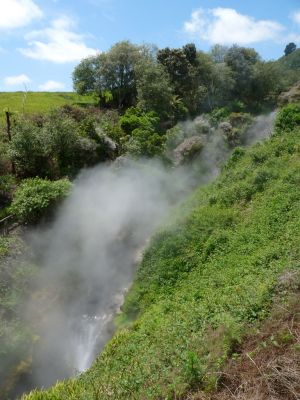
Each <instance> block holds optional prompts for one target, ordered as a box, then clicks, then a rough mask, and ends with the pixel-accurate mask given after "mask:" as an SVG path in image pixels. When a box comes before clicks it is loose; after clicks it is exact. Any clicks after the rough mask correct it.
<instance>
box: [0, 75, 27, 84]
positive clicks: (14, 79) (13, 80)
mask: <svg viewBox="0 0 300 400" xmlns="http://www.w3.org/2000/svg"><path fill="white" fill-rule="evenodd" d="M30 82H31V79H30V78H29V77H28V76H27V75H25V74H21V75H16V76H7V77H6V78H4V84H5V85H6V86H18V85H25V84H26V83H30Z"/></svg>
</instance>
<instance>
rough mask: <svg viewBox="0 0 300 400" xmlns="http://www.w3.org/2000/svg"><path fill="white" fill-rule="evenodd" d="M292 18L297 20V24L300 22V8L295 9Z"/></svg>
mask: <svg viewBox="0 0 300 400" xmlns="http://www.w3.org/2000/svg"><path fill="white" fill-rule="evenodd" d="M292 18H293V20H294V21H295V22H297V24H300V10H299V11H295V12H294V13H293V15H292Z"/></svg>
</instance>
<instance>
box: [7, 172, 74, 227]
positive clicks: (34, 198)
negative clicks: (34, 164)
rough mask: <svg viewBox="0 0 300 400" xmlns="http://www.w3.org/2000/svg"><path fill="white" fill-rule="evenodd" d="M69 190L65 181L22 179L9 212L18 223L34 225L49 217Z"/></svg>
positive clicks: (68, 183)
mask: <svg viewBox="0 0 300 400" xmlns="http://www.w3.org/2000/svg"><path fill="white" fill-rule="evenodd" d="M70 190H71V183H70V181H69V180H67V179H61V180H58V181H49V180H47V179H41V178H29V179H24V180H23V182H22V183H21V184H20V186H19V187H18V189H17V190H16V193H15V195H14V199H13V202H12V204H11V207H10V211H11V213H12V214H13V215H14V216H15V217H16V219H17V220H18V221H19V222H22V223H35V222H37V221H38V220H40V219H41V218H42V217H45V216H47V215H49V213H50V212H51V211H52V210H53V209H54V207H55V206H56V205H57V203H59V202H60V201H61V200H62V199H64V198H65V197H66V196H67V195H68V193H69V192H70Z"/></svg>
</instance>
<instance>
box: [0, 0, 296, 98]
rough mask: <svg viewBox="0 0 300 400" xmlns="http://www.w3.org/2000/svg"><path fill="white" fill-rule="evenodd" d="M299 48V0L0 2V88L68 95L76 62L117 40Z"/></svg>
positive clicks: (273, 53) (270, 55) (274, 54)
mask: <svg viewBox="0 0 300 400" xmlns="http://www.w3.org/2000/svg"><path fill="white" fill-rule="evenodd" d="M124 39H128V40H131V41H132V42H134V43H143V42H146V43H155V44H157V45H158V46H159V47H165V46H170V47H177V46H182V45H183V44H185V43H187V42H194V43H196V45H197V47H198V48H199V49H201V50H205V51H207V50H209V48H210V47H211V46H212V45H213V44H215V43H220V44H225V45H231V44H233V43H236V44H240V45H244V46H250V47H254V48H255V49H257V50H258V51H259V53H260V54H261V55H262V57H263V58H265V59H276V58H278V57H280V56H281V55H282V54H283V50H284V47H285V45H286V44H287V43H288V42H290V41H294V42H295V43H296V44H297V45H298V46H299V47H300V0H243V1H241V0H228V1H225V0H0V57H1V63H0V91H15V90H24V88H25V86H26V88H27V89H28V90H42V91H43V90H53V91H69V90H72V78H71V76H72V71H73V69H74V66H75V65H76V64H77V63H78V62H79V61H80V60H81V59H82V58H83V57H86V56H88V55H91V54H96V53H97V52H101V51H106V50H107V49H109V48H110V46H111V45H112V44H114V43H115V42H117V41H120V40H124Z"/></svg>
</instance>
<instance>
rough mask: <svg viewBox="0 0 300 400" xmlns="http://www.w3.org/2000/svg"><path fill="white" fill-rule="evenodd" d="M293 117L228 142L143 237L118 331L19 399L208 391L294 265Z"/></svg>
mask: <svg viewBox="0 0 300 400" xmlns="http://www.w3.org/2000/svg"><path fill="white" fill-rule="evenodd" d="M298 117H299V108H297V107H294V106H288V107H286V108H284V109H283V110H282V111H281V112H280V113H279V116H278V119H277V124H276V128H275V133H274V135H273V137H272V138H270V139H269V140H267V141H266V142H264V143H262V144H257V145H256V146H254V147H253V148H251V149H249V150H245V149H242V148H237V149H236V150H235V151H234V152H233V154H232V156H231V158H230V159H229V161H228V162H227V163H226V165H225V166H224V168H223V171H222V174H221V176H220V177H219V178H218V179H217V180H216V182H214V183H213V184H211V185H209V186H208V187H206V188H203V189H199V190H197V191H196V192H195V193H194V194H193V195H192V196H191V198H190V199H189V200H188V201H186V202H185V203H184V204H183V205H181V206H180V207H179V209H178V210H177V211H176V213H175V215H174V218H173V220H172V221H171V222H169V223H168V224H167V225H166V226H165V227H162V229H161V231H159V232H158V233H157V234H156V235H155V236H154V237H153V238H152V241H151V243H150V245H149V247H148V249H147V251H146V253H145V255H144V259H143V261H142V263H141V265H140V268H139V270H138V274H137V277H136V279H135V282H134V284H133V287H132V288H131V290H130V292H129V294H128V296H127V299H126V301H125V304H124V307H123V314H121V316H120V317H119V321H118V323H119V330H118V332H117V334H116V335H115V336H114V338H113V339H112V340H111V341H110V342H109V343H108V345H107V346H106V348H105V350H104V352H103V353H102V354H101V355H100V356H99V357H98V359H97V360H96V361H95V362H94V364H93V366H92V368H91V369H90V370H89V371H88V372H86V373H84V374H82V375H81V376H80V377H79V378H78V379H76V380H70V381H67V382H62V383H58V384H57V385H56V386H55V387H53V388H52V389H50V390H48V391H46V392H33V393H31V394H30V395H28V396H27V397H26V399H28V400H29V399H30V400H37V399H43V400H45V399H49V400H50V399H56V398H57V399H70V398H74V399H75V398H76V399H85V400H87V399H116V398H117V399H141V398H143V399H158V398H164V399H171V398H184V395H187V394H188V393H190V392H191V391H193V390H199V389H200V390H204V391H210V390H213V389H214V388H215V386H216V384H217V381H218V376H219V375H218V372H219V370H220V367H221V366H222V365H223V364H224V362H225V360H226V358H227V357H228V356H230V354H231V353H232V352H233V351H234V349H235V347H236V344H237V343H239V342H240V340H241V338H242V337H243V335H244V334H245V333H246V331H247V329H248V328H247V327H248V324H249V323H253V322H254V321H257V320H260V319H263V318H265V317H266V315H267V314H268V310H269V307H270V304H271V303H272V296H273V291H274V288H275V286H276V284H277V281H278V277H279V276H280V274H281V273H282V272H283V271H285V270H286V269H289V270H294V269H297V268H298V267H299V248H300V246H299V245H300V236H299V232H300V225H299V221H300V207H299V205H300V201H299V200H300V190H299V188H300V185H299V183H300V175H299V171H300V168H299V167H300V158H299V155H300V154H299V149H300V127H299V122H297V124H295V123H294V121H297V120H298ZM291 121H292V123H291Z"/></svg>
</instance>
